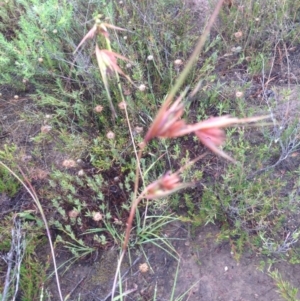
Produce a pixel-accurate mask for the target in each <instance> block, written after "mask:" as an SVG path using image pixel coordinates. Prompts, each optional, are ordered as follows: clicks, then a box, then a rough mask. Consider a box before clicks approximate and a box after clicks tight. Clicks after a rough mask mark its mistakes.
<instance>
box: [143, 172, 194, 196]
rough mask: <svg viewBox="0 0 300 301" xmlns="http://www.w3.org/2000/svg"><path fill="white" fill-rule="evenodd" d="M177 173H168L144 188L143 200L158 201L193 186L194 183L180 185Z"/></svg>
mask: <svg viewBox="0 0 300 301" xmlns="http://www.w3.org/2000/svg"><path fill="white" fill-rule="evenodd" d="M178 174H179V172H176V173H171V172H170V171H168V172H167V173H166V174H165V175H163V176H162V177H161V178H160V179H158V180H157V181H155V182H153V183H151V184H150V185H149V186H148V187H147V188H146V194H145V198H147V199H158V198H163V197H166V196H168V195H169V194H172V193H174V192H176V191H178V190H180V189H183V188H187V187H190V186H193V185H194V183H181V180H180V177H179V175H178Z"/></svg>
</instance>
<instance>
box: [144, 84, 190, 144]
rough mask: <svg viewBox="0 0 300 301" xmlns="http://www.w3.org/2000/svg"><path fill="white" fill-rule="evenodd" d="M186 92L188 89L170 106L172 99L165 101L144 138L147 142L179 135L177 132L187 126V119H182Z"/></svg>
mask: <svg viewBox="0 0 300 301" xmlns="http://www.w3.org/2000/svg"><path fill="white" fill-rule="evenodd" d="M186 93H187V89H186V90H185V91H184V92H183V93H182V94H181V95H180V97H179V98H178V99H177V100H176V101H175V102H174V103H173V104H172V105H171V106H170V107H169V105H170V101H165V102H164V103H163V105H162V106H161V108H160V110H159V111H158V113H157V115H156V117H155V119H154V121H153V122H152V125H151V127H150V129H149V131H148V132H147V134H146V136H145V138H144V143H145V144H146V143H148V142H149V141H150V140H151V139H153V138H155V137H159V138H174V137H178V134H177V133H178V132H180V131H181V130H182V129H184V128H185V127H186V123H185V121H184V120H181V119H180V118H181V117H182V115H183V112H184V104H183V103H182V102H181V101H182V99H183V97H184V96H185V94H186Z"/></svg>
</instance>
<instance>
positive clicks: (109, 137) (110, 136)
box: [106, 131, 116, 139]
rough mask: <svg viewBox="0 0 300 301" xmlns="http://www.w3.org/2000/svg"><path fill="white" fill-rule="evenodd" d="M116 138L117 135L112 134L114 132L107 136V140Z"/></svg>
mask: <svg viewBox="0 0 300 301" xmlns="http://www.w3.org/2000/svg"><path fill="white" fill-rule="evenodd" d="M115 136H116V135H115V133H114V132H112V131H109V132H108V133H107V134H106V137H107V139H114V138H115Z"/></svg>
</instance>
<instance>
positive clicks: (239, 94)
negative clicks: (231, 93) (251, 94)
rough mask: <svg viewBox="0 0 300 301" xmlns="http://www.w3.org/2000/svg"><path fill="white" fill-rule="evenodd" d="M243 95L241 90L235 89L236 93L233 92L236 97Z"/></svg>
mask: <svg viewBox="0 0 300 301" xmlns="http://www.w3.org/2000/svg"><path fill="white" fill-rule="evenodd" d="M243 95H244V93H243V92H241V91H236V93H235V96H236V98H241V97H243Z"/></svg>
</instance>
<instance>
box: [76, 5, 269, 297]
mask: <svg viewBox="0 0 300 301" xmlns="http://www.w3.org/2000/svg"><path fill="white" fill-rule="evenodd" d="M222 2H223V1H222V0H220V1H219V2H218V4H217V5H216V8H215V10H214V12H213V14H212V16H211V18H210V20H209V22H208V23H207V26H206V27H205V29H204V32H203V34H202V35H201V37H200V39H199V42H198V43H197V45H196V47H195V50H194V52H193V53H192V55H191V57H190V59H189V60H188V62H187V64H186V66H185V68H184V69H183V71H182V72H181V73H180V74H179V77H178V79H177V81H176V82H175V84H174V86H173V87H172V89H171V90H170V92H169V94H168V95H167V97H166V99H165V101H164V103H163V104H162V106H161V108H160V110H159V111H158V113H157V115H156V117H155V119H154V121H153V122H152V125H151V126H150V128H149V130H148V132H147V133H146V135H145V137H144V139H143V142H142V143H140V144H139V148H140V149H139V151H138V153H137V150H136V147H135V141H134V139H133V135H132V130H131V125H130V121H129V118H128V111H127V104H126V101H125V99H124V96H123V92H122V87H121V84H120V80H119V76H118V75H119V74H121V75H123V76H124V77H125V78H126V79H127V80H128V81H130V82H131V83H132V81H131V79H130V78H129V77H128V76H127V75H125V74H124V72H123V71H122V70H121V69H120V67H119V66H118V65H117V58H119V59H122V60H125V61H128V59H127V58H125V57H123V56H121V55H119V54H117V53H115V52H113V51H112V49H111V42H110V38H109V34H108V31H107V28H110V29H114V30H124V29H122V28H119V27H116V26H114V25H110V24H106V23H101V21H100V20H96V24H95V25H94V26H93V28H92V29H91V30H90V31H89V32H88V33H87V35H86V36H85V37H84V38H83V39H82V41H81V42H80V43H79V45H78V46H77V48H76V50H75V53H76V52H77V51H78V49H79V48H80V47H81V46H82V44H83V43H84V42H85V41H86V40H88V39H92V38H94V37H95V36H97V35H99V36H100V39H101V38H103V37H104V39H105V41H106V49H100V48H99V46H98V43H96V48H95V53H96V58H97V61H98V65H99V69H100V73H101V77H102V80H103V82H104V86H105V89H106V92H107V97H108V99H109V102H110V108H111V111H112V114H113V118H115V117H117V114H116V110H115V107H114V104H113V102H112V98H111V95H110V90H109V85H108V80H107V76H108V75H109V74H111V73H114V74H115V75H116V77H117V80H118V88H119V92H120V96H121V99H122V102H121V104H120V105H119V107H120V108H121V109H123V110H125V114H126V120H127V123H128V127H129V131H130V134H131V139H132V143H133V145H134V149H135V154H136V158H137V161H136V164H137V167H136V179H135V188H134V194H133V200H132V205H131V210H130V215H129V218H128V221H127V228H126V233H125V238H124V243H123V250H122V253H121V256H120V259H119V262H118V267H117V271H116V274H115V280H114V285H113V289H112V299H111V300H114V293H115V288H116V283H117V277H118V275H119V274H120V267H121V263H122V260H123V258H124V255H125V252H126V249H127V246H128V242H129V237H130V232H131V228H132V223H133V218H134V215H135V212H136V208H137V206H138V204H139V203H140V202H141V201H142V200H143V199H148V200H153V199H158V198H163V197H166V196H168V195H170V194H172V193H175V192H176V191H178V190H180V189H183V188H186V187H190V186H193V185H194V183H181V179H180V173H182V172H183V171H184V170H185V169H186V168H187V167H189V166H190V165H193V164H194V163H195V162H197V161H198V160H200V159H201V158H203V156H204V155H200V156H198V157H197V158H196V159H194V160H192V161H190V162H188V163H187V164H186V165H185V166H183V167H181V168H180V169H179V170H178V171H177V172H173V173H172V172H171V171H169V172H167V173H166V174H165V175H163V176H162V177H161V178H159V179H158V180H156V181H154V182H152V183H151V184H149V185H147V186H146V187H145V188H144V190H143V191H142V192H141V193H140V194H139V195H138V188H139V178H140V176H141V178H142V179H143V175H142V170H141V166H140V159H141V157H142V153H143V151H144V150H145V148H146V147H147V145H148V143H149V142H150V141H151V140H152V139H154V138H171V139H172V138H177V137H182V136H185V135H188V134H194V135H195V136H196V137H197V138H198V139H199V140H200V142H201V143H202V144H203V145H205V146H206V147H207V148H209V149H210V150H211V151H212V152H214V153H216V154H217V155H219V156H221V157H223V158H225V159H227V160H229V161H231V162H235V161H234V159H232V158H231V157H230V156H229V155H227V154H226V153H225V152H224V151H222V150H221V149H220V147H221V146H222V145H223V144H224V142H225V140H226V136H225V131H224V128H226V127H231V126H235V125H238V124H245V123H250V122H257V121H259V120H262V119H265V118H266V117H265V116H263V117H252V118H243V119H238V118H233V117H230V116H221V117H211V118H209V119H207V120H204V121H201V122H198V123H195V124H187V123H186V122H185V121H184V120H183V119H182V117H183V113H184V106H185V105H184V102H183V99H184V97H185V96H186V94H187V89H185V91H184V92H183V93H181V95H180V96H179V97H178V98H177V99H176V100H175V101H173V100H174V98H175V97H176V94H177V93H178V91H179V89H180V88H181V87H182V85H183V84H184V81H185V80H186V78H187V75H188V74H189V72H190V70H191V68H192V66H193V64H194V63H195V61H196V59H197V58H198V56H199V55H200V53H201V50H202V48H203V46H204V43H205V41H206V39H207V36H208V34H209V32H210V30H211V28H212V26H213V24H214V21H215V19H216V17H217V15H218V13H219V11H220V8H221V6H222ZM192 93H193V95H194V94H195V90H193V92H192ZM143 182H144V181H143ZM144 186H145V184H144Z"/></svg>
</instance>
